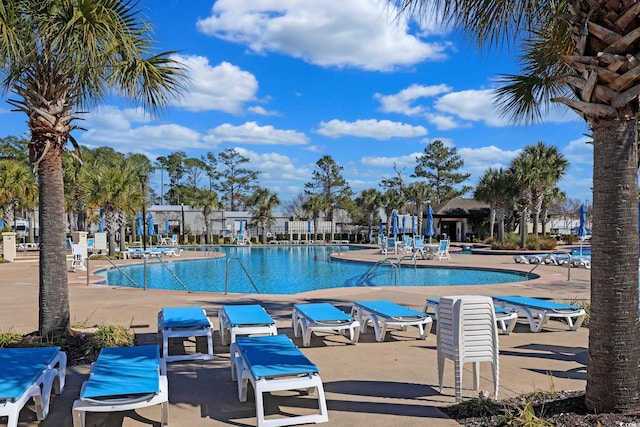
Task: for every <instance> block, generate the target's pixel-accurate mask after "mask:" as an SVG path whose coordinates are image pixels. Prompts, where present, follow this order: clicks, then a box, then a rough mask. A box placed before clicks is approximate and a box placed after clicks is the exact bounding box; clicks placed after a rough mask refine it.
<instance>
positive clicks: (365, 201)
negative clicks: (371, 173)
mask: <svg viewBox="0 0 640 427" xmlns="http://www.w3.org/2000/svg"><path fill="white" fill-rule="evenodd" d="M356 205H357V206H360V209H362V210H363V211H364V213H365V214H366V216H367V225H368V229H369V233H368V236H369V241H371V239H372V236H373V218H374V217H377V214H378V210H379V209H380V207H381V206H382V194H381V193H380V192H379V191H378V190H376V189H375V188H368V189H366V190H362V192H361V193H360V196H358V197H357V198H356Z"/></svg>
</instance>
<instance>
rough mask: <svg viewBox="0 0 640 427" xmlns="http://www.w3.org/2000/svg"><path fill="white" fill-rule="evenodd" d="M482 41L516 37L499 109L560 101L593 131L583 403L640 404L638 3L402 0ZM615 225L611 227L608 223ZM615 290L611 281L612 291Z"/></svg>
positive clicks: (513, 110) (519, 110) (538, 107)
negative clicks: (516, 70) (517, 47)
mask: <svg viewBox="0 0 640 427" xmlns="http://www.w3.org/2000/svg"><path fill="white" fill-rule="evenodd" d="M400 7H401V8H402V10H405V11H408V12H411V13H416V14H418V15H420V16H422V17H429V19H431V18H432V17H433V16H438V17H442V18H443V20H444V21H445V22H447V23H449V24H452V25H453V26H455V27H457V28H460V29H462V31H464V32H465V33H466V35H468V36H470V37H471V38H474V39H476V40H477V41H478V43H479V44H484V43H488V44H489V45H490V46H496V45H499V44H502V42H504V41H507V42H508V43H507V44H509V43H511V42H512V41H513V40H522V42H523V44H522V52H521V58H520V59H521V64H522V74H523V75H515V76H505V77H503V79H502V81H503V83H505V86H503V87H502V88H500V89H499V90H498V92H497V95H498V99H499V101H500V102H501V107H502V108H503V111H505V112H506V113H507V114H510V115H511V116H512V117H513V118H514V119H516V120H520V121H534V120H536V119H539V118H540V117H541V116H542V114H543V113H544V112H545V111H546V108H547V107H548V106H549V101H551V102H556V103H559V104H564V105H566V106H568V107H569V108H570V109H572V110H573V111H575V112H576V113H577V114H578V115H579V116H580V117H582V118H583V119H584V120H585V121H586V122H587V124H588V125H589V127H590V129H591V131H592V136H593V155H594V163H593V219H594V220H593V234H592V240H591V245H592V262H591V266H592V268H591V322H590V327H589V349H590V351H589V361H588V370H587V390H586V398H585V401H586V404H587V406H588V407H589V408H591V409H592V410H595V411H598V412H605V411H626V410H638V409H640V322H639V317H640V313H639V310H638V297H639V291H638V206H637V204H638V197H637V193H638V146H637V141H638V113H640V104H639V103H638V100H637V98H638V93H639V92H640V89H639V88H640V73H638V72H637V62H638V60H637V57H638V36H637V34H638V28H640V15H639V14H638V8H639V7H640V3H637V2H632V1H623V2H605V1H602V2H591V1H588V0H571V1H561V2H551V1H545V0H434V1H426V0H402V1H401V2H400ZM613 230H615V233H612V231H613ZM612 290H615V291H612Z"/></svg>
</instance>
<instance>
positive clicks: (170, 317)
mask: <svg viewBox="0 0 640 427" xmlns="http://www.w3.org/2000/svg"><path fill="white" fill-rule="evenodd" d="M189 337H195V338H196V339H197V337H206V338H207V352H206V353H191V354H178V355H173V356H171V355H169V338H189ZM158 341H159V342H162V357H163V358H164V360H165V361H167V362H173V361H177V360H194V359H202V360H211V359H213V327H212V325H211V322H210V321H209V318H208V317H207V314H206V313H205V311H204V309H203V308H202V307H170V308H167V307H165V308H163V309H162V310H161V311H160V312H158Z"/></svg>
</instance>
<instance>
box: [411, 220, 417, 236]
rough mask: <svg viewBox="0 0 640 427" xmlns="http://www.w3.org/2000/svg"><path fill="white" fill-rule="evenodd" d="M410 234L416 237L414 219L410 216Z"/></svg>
mask: <svg viewBox="0 0 640 427" xmlns="http://www.w3.org/2000/svg"><path fill="white" fill-rule="evenodd" d="M411 234H413V235H414V236H415V235H416V217H415V216H413V215H411Z"/></svg>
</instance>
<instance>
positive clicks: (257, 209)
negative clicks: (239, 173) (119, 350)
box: [247, 187, 280, 243]
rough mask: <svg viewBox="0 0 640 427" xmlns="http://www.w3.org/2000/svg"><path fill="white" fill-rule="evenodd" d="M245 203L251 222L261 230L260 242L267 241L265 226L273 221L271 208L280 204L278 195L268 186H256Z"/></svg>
mask: <svg viewBox="0 0 640 427" xmlns="http://www.w3.org/2000/svg"><path fill="white" fill-rule="evenodd" d="M247 204H248V205H249V209H250V210H251V219H252V221H251V222H252V223H253V224H255V225H256V226H257V227H258V228H260V230H262V238H261V240H262V243H266V242H267V227H269V226H270V225H272V224H274V223H275V218H274V217H273V209H274V208H275V207H276V206H278V205H279V204H280V199H279V198H278V195H277V194H276V193H274V192H273V191H271V190H269V189H268V188H260V187H258V188H256V189H255V190H254V191H253V194H252V195H251V196H249V199H248V202H247Z"/></svg>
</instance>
